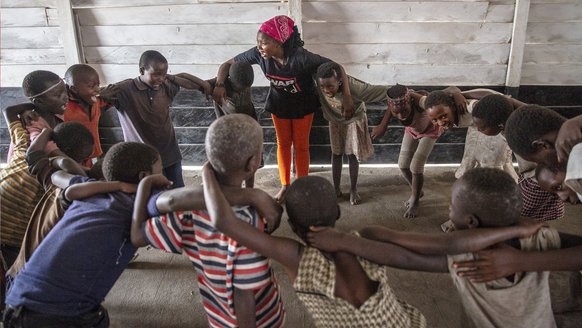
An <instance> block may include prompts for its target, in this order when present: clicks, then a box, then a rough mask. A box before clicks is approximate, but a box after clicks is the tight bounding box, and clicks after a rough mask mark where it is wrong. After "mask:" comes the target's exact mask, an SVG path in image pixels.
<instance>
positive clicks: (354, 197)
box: [350, 190, 362, 205]
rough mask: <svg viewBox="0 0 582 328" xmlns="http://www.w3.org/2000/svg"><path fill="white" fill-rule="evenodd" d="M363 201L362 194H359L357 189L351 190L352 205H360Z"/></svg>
mask: <svg viewBox="0 0 582 328" xmlns="http://www.w3.org/2000/svg"><path fill="white" fill-rule="evenodd" d="M361 203H362V198H360V194H358V191H357V190H352V191H350V204H352V205H360V204H361Z"/></svg>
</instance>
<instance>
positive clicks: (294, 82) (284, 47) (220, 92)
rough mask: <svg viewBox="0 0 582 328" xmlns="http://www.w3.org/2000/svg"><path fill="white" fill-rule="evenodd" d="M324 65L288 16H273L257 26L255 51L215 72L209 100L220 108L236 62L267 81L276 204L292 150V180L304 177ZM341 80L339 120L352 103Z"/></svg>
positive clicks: (286, 181) (288, 177) (287, 180)
mask: <svg viewBox="0 0 582 328" xmlns="http://www.w3.org/2000/svg"><path fill="white" fill-rule="evenodd" d="M328 61H330V60H329V59H328V58H325V57H322V56H319V55H317V54H314V53H311V52H309V51H307V50H305V49H304V48H303V40H301V36H300V35H299V31H298V30H297V27H296V26H295V23H294V22H293V20H292V19H291V18H289V17H287V16H275V17H273V18H271V19H269V20H268V21H266V22H264V23H263V24H262V25H261V27H260V28H259V31H258V33H257V46H256V47H254V48H251V49H249V50H247V51H245V52H243V53H241V54H239V55H237V56H235V57H234V58H231V59H229V60H228V61H227V62H225V63H223V64H222V65H220V68H219V69H218V74H217V77H216V85H215V87H214V94H213V98H214V100H215V101H216V102H217V103H219V104H220V103H222V101H223V99H224V98H225V89H224V81H225V80H226V77H227V75H228V70H229V68H230V65H232V64H234V63H235V62H248V63H250V64H257V65H259V66H260V67H261V70H262V71H263V73H264V74H265V77H266V78H267V79H268V80H269V82H270V89H269V95H268V96H267V101H266V103H265V110H266V111H268V112H270V113H271V116H272V119H273V124H274V126H275V132H276V133H277V164H278V166H279V176H280V178H281V185H282V187H281V190H280V191H279V192H278V193H277V195H275V199H276V200H277V201H283V199H284V196H285V192H286V191H287V187H288V186H289V185H290V184H291V158H292V153H291V147H292V146H293V149H294V151H295V173H296V177H297V178H299V177H302V176H306V175H308V173H309V132H310V130H311V123H312V121H313V113H314V112H315V110H316V109H317V108H319V100H318V94H317V89H316V85H315V82H314V80H313V75H314V74H315V72H316V71H317V67H319V65H321V64H323V63H325V62H328ZM342 70H343V68H342ZM342 76H344V77H346V81H343V85H342V90H343V94H344V98H343V101H342V103H343V108H344V116H346V118H350V117H351V116H352V114H353V101H352V98H351V94H350V89H349V87H348V81H347V74H343V75H342Z"/></svg>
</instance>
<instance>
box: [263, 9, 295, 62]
mask: <svg viewBox="0 0 582 328" xmlns="http://www.w3.org/2000/svg"><path fill="white" fill-rule="evenodd" d="M302 46H303V40H301V35H300V34H299V30H298V29H297V26H295V22H294V21H293V20H292V19H291V18H290V17H288V16H284V15H280V16H275V17H273V18H271V19H269V20H268V21H266V22H264V23H263V24H262V25H261V27H260V28H259V31H258V32H257V49H258V50H259V53H260V54H261V56H263V57H264V58H266V59H270V58H272V57H273V56H274V55H283V56H285V57H287V56H289V55H290V54H291V52H292V51H293V49H296V48H299V47H302ZM280 52H282V53H280Z"/></svg>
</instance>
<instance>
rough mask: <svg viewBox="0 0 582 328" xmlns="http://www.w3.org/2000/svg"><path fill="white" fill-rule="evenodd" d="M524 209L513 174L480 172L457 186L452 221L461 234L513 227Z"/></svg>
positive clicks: (469, 176)
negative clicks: (464, 230)
mask: <svg viewBox="0 0 582 328" xmlns="http://www.w3.org/2000/svg"><path fill="white" fill-rule="evenodd" d="M521 206H522V200H521V193H520V190H519V187H518V185H517V184H516V183H515V181H514V180H513V178H512V177H511V176H510V175H509V174H507V173H505V172H503V171H501V170H498V169H493V168H476V169H472V170H469V171H467V173H465V174H464V175H463V176H462V177H461V178H460V179H459V180H457V181H456V182H455V183H454V185H453V189H452V193H451V205H450V207H449V218H450V219H451V221H453V224H454V225H455V228H456V229H459V230H462V229H470V228H477V227H482V228H484V227H503V226H510V225H513V224H515V223H517V221H518V219H519V215H520V211H521Z"/></svg>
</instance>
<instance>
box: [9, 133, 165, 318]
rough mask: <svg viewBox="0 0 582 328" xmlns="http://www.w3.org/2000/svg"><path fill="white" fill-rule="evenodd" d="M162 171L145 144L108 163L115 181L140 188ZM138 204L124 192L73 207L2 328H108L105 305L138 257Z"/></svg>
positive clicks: (26, 273) (22, 280) (38, 255)
mask: <svg viewBox="0 0 582 328" xmlns="http://www.w3.org/2000/svg"><path fill="white" fill-rule="evenodd" d="M161 172H162V164H161V160H160V156H159V154H158V153H157V152H156V150H155V149H154V148H152V147H151V146H148V145H145V144H141V143H131V142H128V143H119V144H116V145H114V146H113V147H111V149H110V150H109V151H108V152H107V154H106V155H105V158H104V161H103V173H104V176H105V178H106V179H107V181H110V182H112V181H121V182H126V183H131V184H136V183H138V182H139V180H140V179H141V178H143V177H145V176H147V175H149V174H156V173H161ZM87 181H89V179H88V178H86V177H79V176H76V177H73V178H72V179H71V181H70V186H69V188H68V192H70V193H73V192H75V189H78V188H87V185H85V184H83V182H87ZM102 184H103V183H100V182H92V185H93V186H97V187H99V186H100V185H102ZM112 184H114V185H115V184H118V183H112ZM133 202H134V194H133V193H126V192H122V191H117V192H111V193H108V194H99V195H95V196H92V197H89V198H85V199H81V200H75V201H73V203H72V204H71V206H70V207H69V208H68V210H67V211H66V212H65V215H64V216H63V218H62V219H61V220H60V221H59V222H58V223H57V224H56V225H55V227H54V229H53V232H52V233H49V234H48V235H47V236H46V238H45V239H44V240H43V241H42V243H41V244H40V245H39V246H38V248H37V249H36V251H35V252H34V253H33V254H32V256H31V258H30V260H29V261H28V262H27V264H26V265H25V266H24V268H23V269H22V270H21V271H20V273H19V274H18V275H17V276H16V278H15V279H14V283H13V284H12V287H11V288H10V290H8V294H7V297H6V304H7V309H6V310H5V314H4V327H6V328H12V327H40V326H51V327H57V326H59V327H64V326H67V327H108V325H109V317H108V315H107V311H106V310H105V309H104V308H103V307H101V306H100V303H101V302H102V301H103V299H104V298H105V296H106V295H107V293H108V292H109V290H110V289H111V287H113V284H114V283H115V281H116V280H117V278H119V276H120V275H121V273H122V272H123V270H124V269H125V267H126V266H127V264H128V263H129V261H130V260H131V259H132V257H133V254H134V253H135V248H134V247H133V246H132V245H131V242H130V240H129V238H130V235H129V232H130V226H131V212H132V209H133ZM55 231H58V233H56V232H55Z"/></svg>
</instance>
